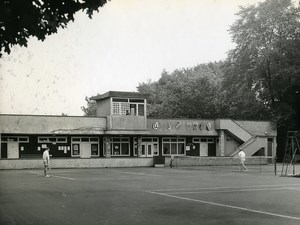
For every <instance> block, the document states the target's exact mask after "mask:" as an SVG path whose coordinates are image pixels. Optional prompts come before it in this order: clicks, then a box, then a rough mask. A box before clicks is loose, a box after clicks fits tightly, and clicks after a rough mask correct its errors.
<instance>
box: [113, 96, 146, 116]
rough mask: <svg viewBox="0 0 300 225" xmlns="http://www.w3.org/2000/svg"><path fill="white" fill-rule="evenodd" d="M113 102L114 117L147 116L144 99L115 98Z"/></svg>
mask: <svg viewBox="0 0 300 225" xmlns="http://www.w3.org/2000/svg"><path fill="white" fill-rule="evenodd" d="M112 101H113V104H112V114H113V115H135V116H145V103H144V99H122V98H113V99H112Z"/></svg>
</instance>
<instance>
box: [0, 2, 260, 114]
mask: <svg viewBox="0 0 300 225" xmlns="http://www.w3.org/2000/svg"><path fill="white" fill-rule="evenodd" d="M255 2H258V0H201V1H199V0H151V1H149V0H126V1H124V0H111V1H109V2H108V3H107V4H105V5H104V7H101V8H100V9H99V12H98V13H95V14H94V16H93V18H92V19H89V18H88V16H87V15H86V14H85V13H83V12H78V13H77V14H76V16H75V21H74V22H71V23H69V24H68V26H67V28H65V29H59V31H58V33H56V34H53V35H51V36H48V37H47V38H46V40H45V41H43V42H42V41H38V40H37V39H36V38H34V37H32V38H30V39H29V41H28V46H27V47H20V46H14V47H13V48H12V52H11V54H9V55H7V54H4V56H3V57H2V58H0V90H1V91H0V114H33V115H61V114H62V113H64V114H67V115H69V116H82V115H83V112H82V110H81V106H86V101H85V97H91V96H95V95H97V94H103V93H105V92H107V91H130V92H135V91H137V89H136V87H137V86H138V85H139V84H140V83H143V82H148V81H157V80H158V79H159V78H160V76H161V73H162V71H163V70H166V71H167V72H169V73H172V72H173V71H174V70H175V69H181V68H190V67H194V66H197V65H199V64H201V63H209V62H214V61H219V60H224V59H225V58H226V56H227V52H228V51H229V50H230V49H232V48H234V43H232V41H231V36H230V33H229V32H228V30H229V28H230V26H231V25H232V24H233V23H234V22H235V21H236V19H237V17H236V15H235V14H236V13H237V12H238V10H239V6H240V5H243V6H247V5H249V4H253V3H255Z"/></svg>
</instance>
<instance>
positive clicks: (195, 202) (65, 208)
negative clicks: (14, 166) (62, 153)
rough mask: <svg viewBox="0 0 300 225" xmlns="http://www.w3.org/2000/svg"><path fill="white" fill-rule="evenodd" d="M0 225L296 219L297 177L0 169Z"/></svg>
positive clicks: (299, 207) (299, 220) (274, 223)
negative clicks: (45, 171)
mask: <svg viewBox="0 0 300 225" xmlns="http://www.w3.org/2000/svg"><path fill="white" fill-rule="evenodd" d="M0 180H1V185H0V224H1V225H8V224H9V225H11V224H20V225H35V224H36V225H53V224H60V225H67V224H70V225H83V224H86V225H94V224H98V225H99V224H105V225H116V224H118V225H119V224H121V225H134V224H139V225H140V224H145V225H151V224H156V225H157V224H161V225H168V224H170V225H182V224H218V225H220V224H231V225H232V224H243V225H248V224H249V225H250V224H251V225H253V224H264V225H268V224H270V225H282V224H286V225H296V224H300V214H299V212H300V183H299V179H296V178H290V177H279V176H274V175H271V174H267V175H266V174H253V173H239V172H219V171H198V170H183V169H177V168H173V169H170V168H106V169H104V168H103V169H53V170H52V171H51V176H50V178H45V177H43V175H42V170H9V171H4V170H2V171H0Z"/></svg>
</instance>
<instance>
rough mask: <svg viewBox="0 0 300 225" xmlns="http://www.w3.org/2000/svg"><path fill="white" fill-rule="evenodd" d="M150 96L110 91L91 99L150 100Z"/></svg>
mask: <svg viewBox="0 0 300 225" xmlns="http://www.w3.org/2000/svg"><path fill="white" fill-rule="evenodd" d="M149 95H150V94H145V93H140V92H126V91H109V92H106V93H104V94H102V95H97V96H94V97H91V100H100V99H105V98H111V97H119V98H146V99H147V98H148V97H149Z"/></svg>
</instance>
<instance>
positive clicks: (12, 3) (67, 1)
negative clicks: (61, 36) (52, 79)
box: [0, 0, 107, 57]
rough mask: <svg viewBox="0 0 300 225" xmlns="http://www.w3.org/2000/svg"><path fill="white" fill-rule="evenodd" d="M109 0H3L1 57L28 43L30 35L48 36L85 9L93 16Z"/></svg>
mask: <svg viewBox="0 0 300 225" xmlns="http://www.w3.org/2000/svg"><path fill="white" fill-rule="evenodd" d="M106 2H107V1H106V0H3V1H1V3H0V57H1V55H2V54H1V53H3V52H7V53H10V51H11V47H12V46H13V45H20V46H27V40H28V38H29V37H30V36H35V37H37V38H38V39H39V40H42V41H43V40H45V38H46V36H47V35H50V34H53V33H56V32H57V29H58V28H60V27H61V28H65V27H66V26H67V24H68V23H69V22H70V21H74V14H75V13H76V12H77V11H79V10H83V11H86V13H87V15H88V16H89V17H90V18H91V17H92V15H93V12H94V11H98V8H99V7H102V6H103V5H104V4H105V3H106Z"/></svg>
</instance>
